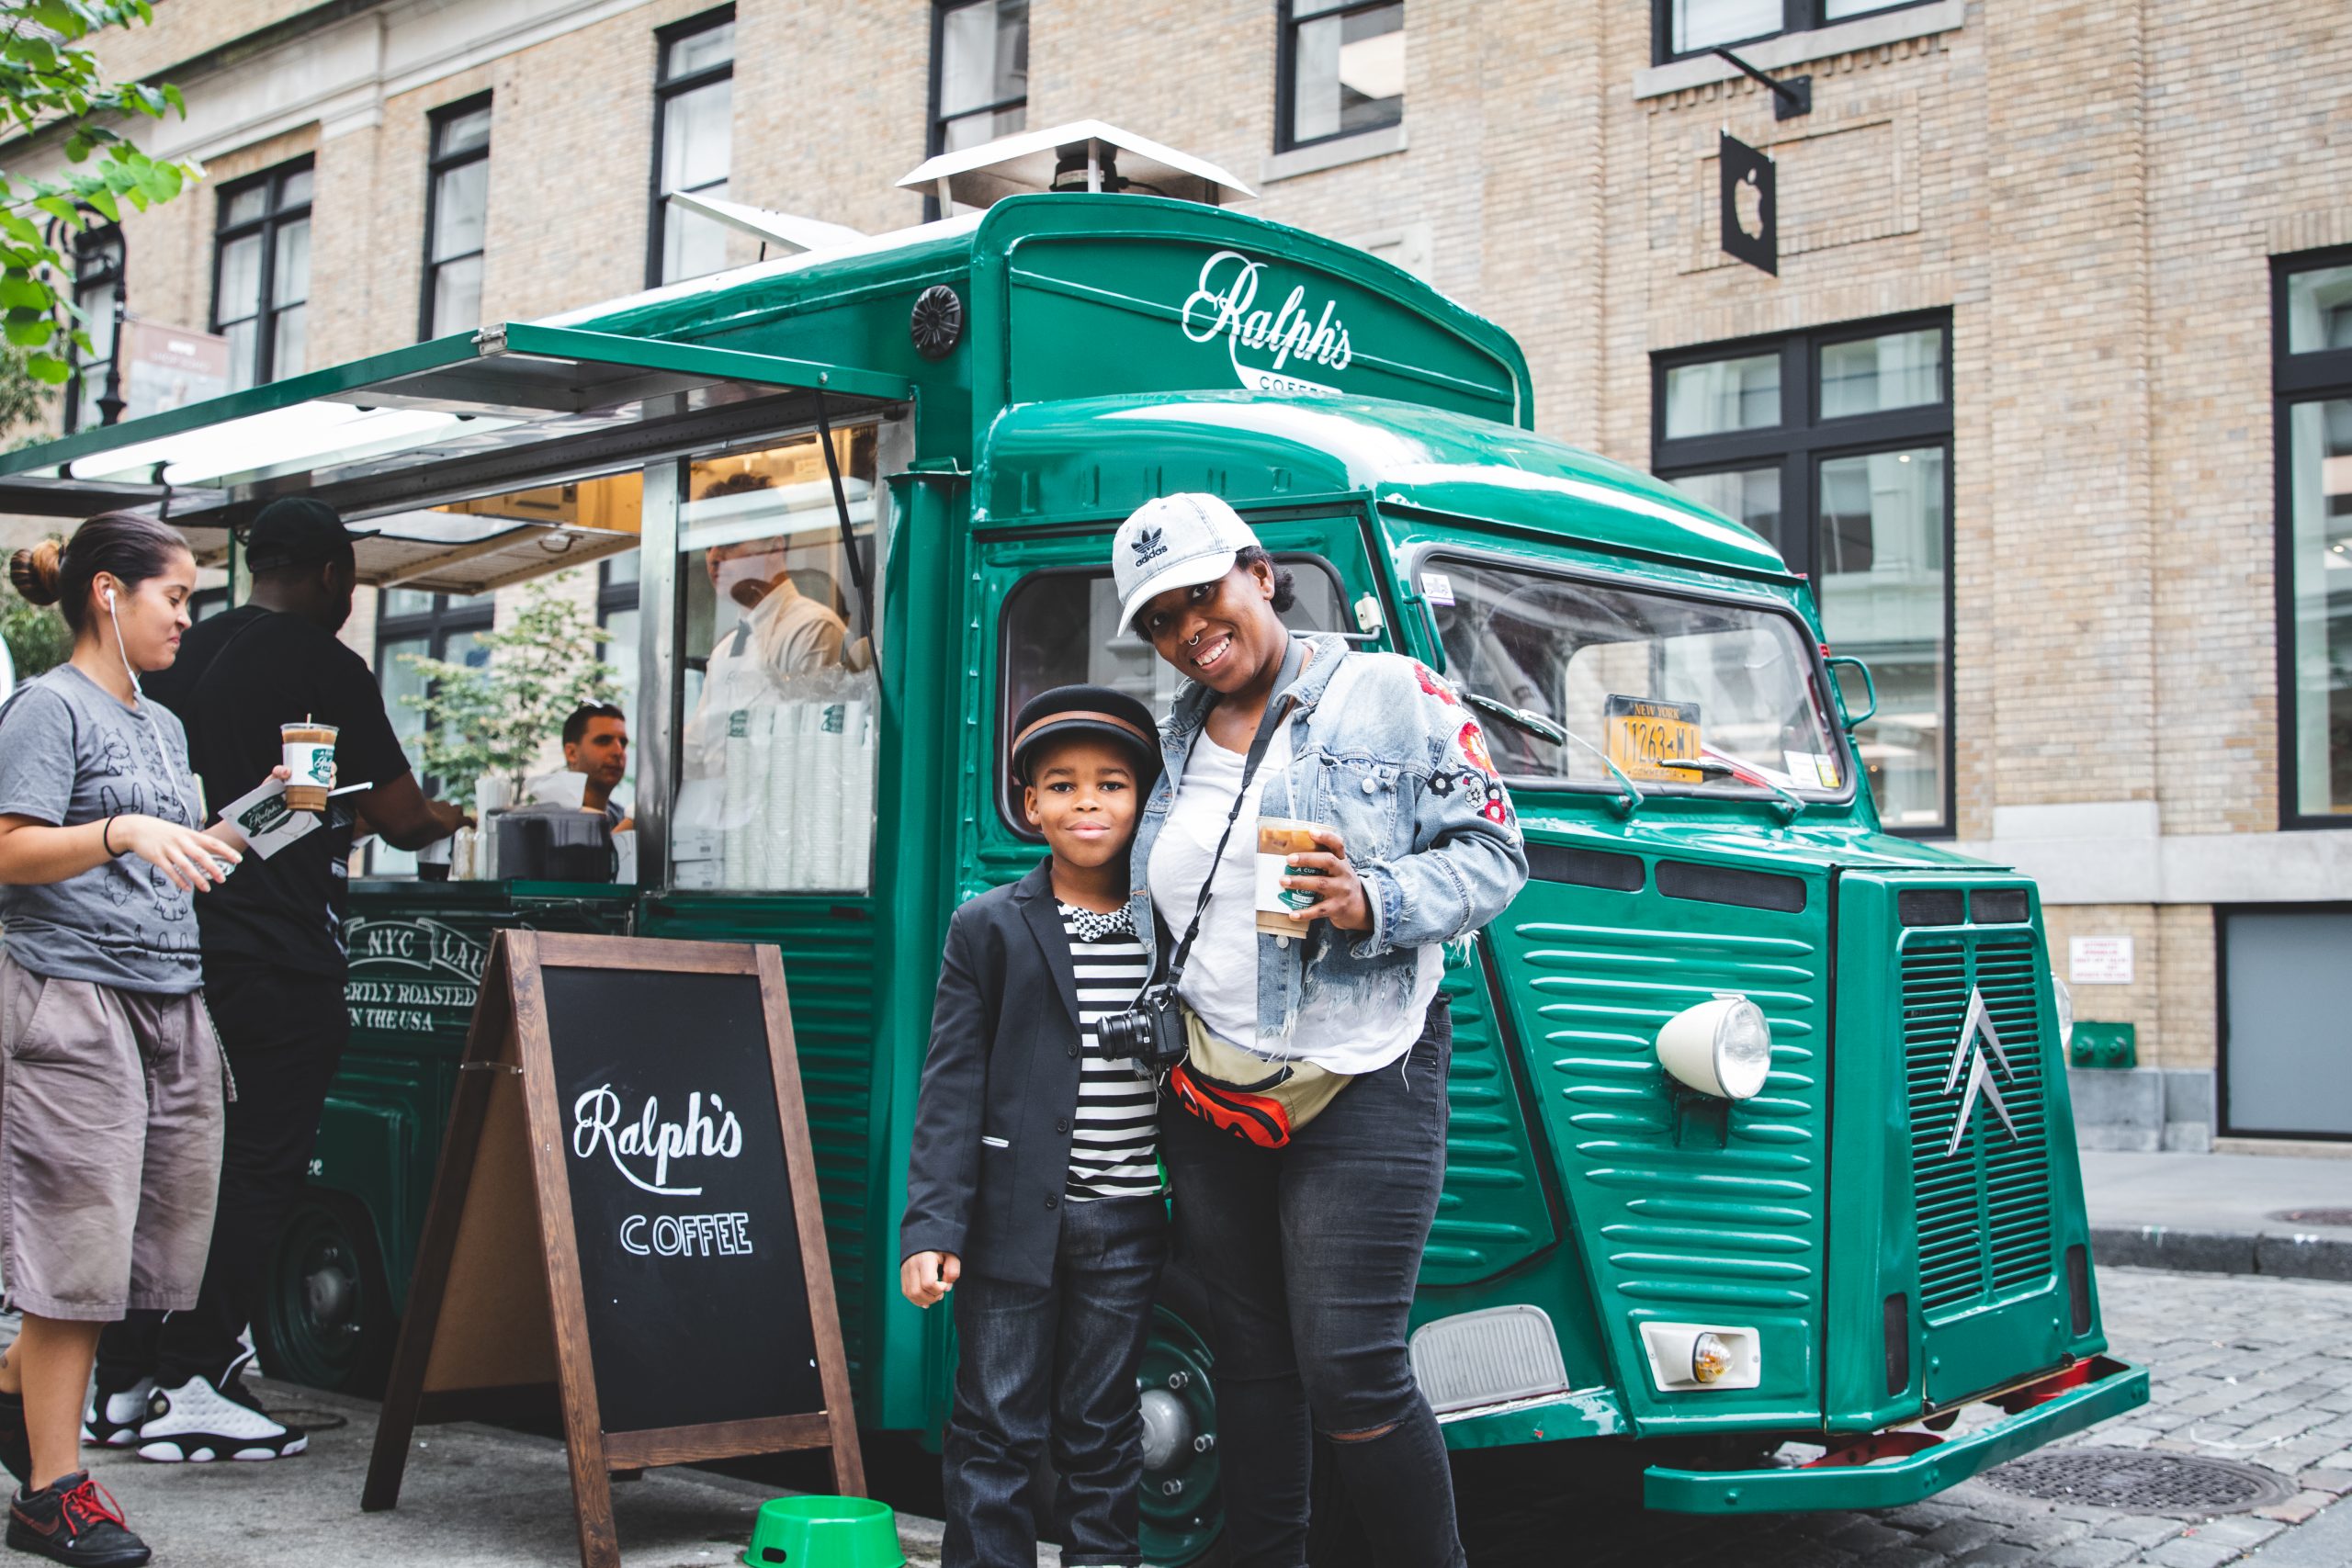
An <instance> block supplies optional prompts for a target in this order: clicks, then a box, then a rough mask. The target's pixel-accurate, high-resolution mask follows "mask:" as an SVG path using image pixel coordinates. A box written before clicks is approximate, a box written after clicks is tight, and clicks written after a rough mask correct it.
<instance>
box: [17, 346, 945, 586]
mask: <svg viewBox="0 0 2352 1568" xmlns="http://www.w3.org/2000/svg"><path fill="white" fill-rule="evenodd" d="M912 396H913V392H912V389H911V388H910V385H909V383H908V382H907V381H906V380H905V379H904V378H900V377H892V376H887V375H883V374H880V373H877V372H875V371H870V370H863V369H858V368H855V367H846V366H837V365H823V364H819V363H816V362H814V361H811V360H804V359H789V358H785V357H781V356H778V355H763V354H747V353H743V352H741V351H739V350H734V349H723V348H711V347H707V346H705V345H702V344H680V343H671V342H667V341H662V340H657V339H650V338H630V337H621V336H618V335H616V334H614V333H596V332H583V331H581V330H579V329H577V328H571V327H549V326H539V325H535V324H533V323H529V322H519V321H518V322H510V323H507V324H504V325H502V326H493V327H485V328H483V329H482V330H481V331H480V332H475V333H456V334H453V335H451V336H448V337H443V338H435V339H434V340H432V341H431V342H429V343H421V344H415V345H413V346H412V347H409V348H402V349H395V350H393V351H392V352H390V353H389V354H380V355H374V356H372V357H369V358H367V359H359V360H354V361H352V362H351V363H349V364H347V365H340V366H336V367H333V368H331V369H326V370H316V371H311V372H310V373H308V374H306V375H301V376H296V377H291V378H288V379H286V380H283V381H275V382H272V383H270V384H269V385H268V386H266V387H255V388H253V389H249V390H246V391H243V392H236V393H232V394H231V395H230V396H228V397H225V398H215V399H212V400H209V401H207V402H202V403H195V404H191V405H189V406H188V407H187V408H181V409H173V410H170V411H168V412H163V413H156V414H150V415H148V416H147V417H145V418H143V419H138V420H132V421H130V422H128V423H122V424H116V425H107V426H103V427H101V428H98V429H96V430H89V431H84V432H82V433H80V434H74V435H69V436H64V437H62V438H61V439H59V440H56V441H51V442H46V443H43V444H42V445H40V446H29V447H27V448H25V449H24V450H22V451H18V452H11V453H7V454H5V455H0V511H7V512H17V513H32V514H35V515H40V516H51V517H79V516H86V515H88V514H89V513H94V512H100V511H106V510H108V509H110V508H124V509H130V510H133V511H139V512H143V513H147V514H149V515H152V516H157V517H161V518H163V519H164V520H165V521H168V522H170V523H172V524H174V525H177V526H179V527H181V528H183V529H185V530H187V531H188V533H189V536H190V539H191V542H192V543H193V544H194V545H195V546H196V548H197V552H198V558H204V559H212V558H220V557H224V556H225V555H226V554H227V548H228V541H229V534H230V530H232V529H233V528H237V527H240V526H242V525H243V524H244V523H245V522H247V521H248V520H250V519H251V517H252V516H253V514H254V513H255V512H257V511H259V510H260V509H261V508H262V507H263V506H264V505H266V503H267V502H270V501H273V500H275V499H277V497H279V496H281V495H292V494H311V495H316V496H318V497H319V498H321V499H322V500H323V501H325V502H328V503H330V504H331V505H333V506H334V507H335V508H336V509H337V510H338V511H340V512H341V513H343V515H344V517H345V520H346V521H347V522H348V523H349V524H350V525H352V528H353V530H354V532H358V533H365V534H368V535H369V536H370V537H369V538H368V540H367V541H366V542H365V543H363V544H362V545H361V546H360V547H359V567H360V576H361V579H362V581H370V582H403V583H409V584H412V585H413V586H416V587H419V588H428V589H431V590H434V591H437V592H451V593H469V592H481V591H483V590H485V589H488V588H493V587H498V586H501V585H502V584H503V583H505V582H511V581H521V580H522V579H524V578H527V577H532V576H536V575H537V574H538V573H539V572H541V571H548V570H557V569H558V568H560V567H564V566H571V565H576V564H579V563H580V562H582V561H587V560H594V559H596V558H598V557H599V556H604V555H609V554H613V553H615V552H616V551H619V550H625V549H628V548H629V547H632V546H633V545H634V543H635V541H636V536H635V535H634V534H622V533H616V532H614V531H612V530H608V529H597V528H585V527H581V526H578V525H571V524H562V523H543V522H530V521H523V520H518V519H515V518H508V517H496V516H486V515H476V514H465V513H436V512H433V511H430V510H428V509H429V508H431V507H434V506H437V505H443V504H447V503H448V502H460V501H472V500H479V499H481V498H483V497H487V496H493V495H498V494H502V493H503V492H506V491H515V490H518V489H524V488H527V487H530V486H534V485H544V484H548V483H553V482H555V481H557V480H560V479H584V478H590V477H593V476H595V475H599V474H609V473H616V472H619V471H622V470H624V469H628V468H636V467H639V466H640V465H642V464H644V463H646V462H648V461H650V460H652V459H654V458H656V457H662V456H664V455H667V454H671V453H676V452H684V451H686V450H688V449H691V448H696V447H702V446H712V445H725V444H731V443H735V442H738V441H741V440H745V439H750V438H753V437H756V436H759V435H761V434H766V433H770V432H775V431H783V430H788V429H793V428H796V427H802V426H806V425H807V424H809V423H810V422H811V421H812V420H814V419H815V418H816V417H818V415H819V413H820V412H822V413H823V415H824V416H825V417H826V418H828V419H831V420H835V421H845V420H848V419H850V418H853V417H854V416H856V415H858V414H861V413H865V412H872V411H875V410H877V409H882V408H888V407H890V406H892V405H896V404H899V403H904V402H906V401H908V400H910V399H911V397H912ZM371 519H375V520H379V521H378V522H377V523H376V525H375V526H374V527H372V528H371V527H370V526H369V520H371ZM208 535H209V536H208Z"/></svg>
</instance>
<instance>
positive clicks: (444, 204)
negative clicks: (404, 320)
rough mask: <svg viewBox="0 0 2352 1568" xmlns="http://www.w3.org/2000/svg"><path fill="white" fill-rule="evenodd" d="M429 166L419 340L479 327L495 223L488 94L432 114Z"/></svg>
mask: <svg viewBox="0 0 2352 1568" xmlns="http://www.w3.org/2000/svg"><path fill="white" fill-rule="evenodd" d="M432 126H433V144H432V152H431V155H430V162H428V163H427V164H425V176H424V177H425V186H424V322H423V324H422V325H421V326H420V327H419V329H418V331H419V333H420V334H421V335H422V336H424V337H428V338H432V337H439V336H440V335H441V334H442V333H461V332H467V331H469V330H471V329H472V328H475V327H478V326H480V325H481V254H482V242H483V233H484V231H485V229H486V228H487V227H488V224H489V220H490V95H489V94H488V93H484V94H482V95H481V96H479V97H473V98H468V99H467V100H466V101H465V102H463V103H458V104H451V105H450V106H448V107H447V108H439V109H435V110H434V111H433V118H432Z"/></svg>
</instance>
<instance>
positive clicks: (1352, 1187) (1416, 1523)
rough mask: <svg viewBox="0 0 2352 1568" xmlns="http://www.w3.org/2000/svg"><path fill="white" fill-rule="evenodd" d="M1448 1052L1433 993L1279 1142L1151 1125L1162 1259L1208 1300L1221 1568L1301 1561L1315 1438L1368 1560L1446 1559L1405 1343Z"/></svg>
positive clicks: (1450, 1522) (1446, 1011) (1441, 1449)
mask: <svg viewBox="0 0 2352 1568" xmlns="http://www.w3.org/2000/svg"><path fill="white" fill-rule="evenodd" d="M1452 1061H1453V1013H1452V1011H1451V1010H1450V1008H1449V1007H1448V1005H1447V1003H1446V1000H1445V998H1444V997H1443V995H1442V994H1441V995H1440V997H1439V998H1438V1000H1437V1001H1436V1003H1435V1004H1433V1005H1432V1006H1431V1008H1430V1016H1429V1021H1428V1023H1427V1024H1426V1025H1425V1026H1424V1027H1423V1029H1422V1031H1421V1036H1420V1038H1419V1040H1416V1041H1415V1042H1414V1043H1413V1047H1412V1049H1411V1050H1410V1051H1408V1053H1406V1055H1405V1059H1404V1060H1403V1061H1402V1062H1399V1063H1396V1064H1393V1065H1391V1066H1386V1067H1384V1068H1382V1069H1381V1070H1380V1071H1378V1072H1375V1073H1365V1074H1363V1075H1362V1076H1360V1077H1357V1078H1356V1080H1355V1081H1354V1082H1352V1083H1351V1084H1349V1085H1348V1087H1347V1088H1346V1089H1341V1090H1340V1093H1339V1096H1338V1097H1337V1098H1336V1099H1334V1100H1332V1101H1331V1103H1330V1105H1329V1107H1327V1108H1326V1109H1325V1110H1324V1111H1323V1113H1322V1114H1321V1115H1319V1116H1317V1118H1316V1119H1315V1120H1314V1121H1312V1122H1308V1123H1307V1124H1306V1126H1305V1127H1304V1128H1302V1129H1301V1130H1300V1131H1299V1132H1298V1133H1297V1134H1296V1135H1295V1136H1294V1137H1293V1138H1292V1140H1291V1142H1290V1145H1289V1146H1288V1147H1287V1148H1282V1149H1260V1148H1255V1147H1252V1146H1250V1145H1247V1144H1244V1143H1241V1142H1240V1141H1238V1139H1235V1138H1233V1137H1232V1136H1230V1135H1229V1134H1224V1133H1220V1132H1217V1131H1216V1130H1215V1129H1213V1128H1211V1127H1210V1126H1208V1124H1207V1123H1205V1122H1202V1121H1200V1120H1199V1119H1197V1118H1195V1117H1193V1116H1191V1115H1189V1114H1187V1113H1185V1112H1184V1111H1181V1110H1172V1109H1171V1110H1170V1111H1167V1112H1166V1113H1164V1114H1163V1115H1162V1116H1161V1117H1160V1119H1159V1125H1160V1134H1159V1136H1160V1153H1161V1156H1162V1157H1164V1158H1165V1159H1166V1160H1167V1162H1168V1171H1169V1176H1170V1179H1171V1181H1172V1182H1173V1184H1174V1188H1175V1194H1176V1244H1177V1248H1178V1254H1179V1256H1180V1257H1181V1258H1182V1259H1183V1262H1184V1264H1185V1266H1186V1267H1187V1268H1188V1269H1192V1270H1193V1271H1194V1272H1195V1273H1196V1274H1197V1275H1198V1276H1199V1277H1200V1280H1201V1282H1202V1284H1203V1285H1204V1287H1205V1290H1206V1293H1207V1297H1208V1308H1209V1316H1210V1322H1209V1324H1208V1337H1209V1343H1210V1348H1211V1349H1213V1350H1214V1351H1215V1352H1216V1412H1217V1450H1218V1452H1217V1457H1218V1461H1219V1463H1218V1467H1217V1468H1218V1473H1219V1474H1220V1475H1221V1476H1222V1478H1223V1480H1224V1486H1225V1521H1226V1539H1227V1544H1228V1547H1229V1549H1230V1551H1231V1552H1232V1563H1233V1568H1300V1565H1301V1564H1303V1563H1304V1562H1306V1515H1307V1480H1308V1467H1309V1465H1310V1463H1311V1461H1312V1457H1313V1452H1314V1439H1313V1436H1312V1433H1313V1432H1315V1431H1320V1432H1322V1433H1323V1434H1325V1435H1326V1436H1327V1437H1329V1438H1330V1439H1331V1442H1330V1444H1329V1448H1328V1449H1327V1450H1326V1451H1327V1452H1329V1453H1330V1454H1331V1455H1333V1456H1334V1460H1335V1463H1336V1467H1337V1469H1338V1471H1339V1480H1340V1485H1341V1487H1342V1488H1343V1489H1344V1491H1345V1493H1346V1495H1347V1497H1348V1500H1349V1501H1350V1502H1351V1504H1352V1505H1353V1506H1354V1507H1355V1509H1356V1512H1357V1515H1358V1517H1360V1518H1361V1520H1362V1522H1363V1533H1364V1535H1365V1536H1366V1538H1368V1540H1370V1542H1371V1548H1372V1552H1373V1561H1374V1562H1375V1563H1377V1564H1379V1565H1380V1568H1456V1565H1457V1564H1459V1563H1460V1562H1462V1561H1463V1557H1462V1543H1461V1540H1460V1537H1459V1535H1458V1534H1457V1532H1456V1529H1455V1526H1454V1515H1453V1477H1452V1472H1450V1471H1449V1470H1448V1469H1447V1467H1446V1458H1445V1439H1444V1438H1443V1437H1442V1436H1441V1435H1440V1433H1439V1431H1438V1426H1437V1417H1436V1416H1434V1415H1432V1414H1431V1413H1430V1406H1429V1401H1427V1400H1426V1399H1423V1398H1422V1397H1421V1391H1420V1386H1419V1383H1417V1382H1415V1381H1414V1379H1413V1368H1412V1363H1411V1361H1410V1360H1409V1359H1408V1358H1407V1356H1406V1350H1405V1319H1406V1314H1407V1313H1408V1311H1409V1310H1410V1309H1411V1307H1412V1304H1413V1287H1414V1282H1415V1281H1416V1280H1418V1279H1419V1276H1420V1271H1421V1248H1422V1247H1423V1246H1424V1245H1426V1244H1427V1242H1428V1241H1429V1235H1430V1221H1431V1220H1432V1219H1434V1218H1435V1217H1436V1214H1437V1199H1438V1190H1439V1189H1440V1187H1442V1185H1443V1183H1444V1180H1445V1126H1446V1100H1445V1075H1446V1069H1447V1067H1448V1066H1450V1065H1451V1063H1452ZM1310 1422H1311V1423H1312V1425H1311V1427H1310Z"/></svg>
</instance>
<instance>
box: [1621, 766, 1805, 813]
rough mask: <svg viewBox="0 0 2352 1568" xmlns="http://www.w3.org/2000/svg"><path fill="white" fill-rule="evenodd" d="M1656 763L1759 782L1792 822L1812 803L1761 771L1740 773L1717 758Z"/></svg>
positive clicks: (1749, 781) (1715, 775)
mask: <svg viewBox="0 0 2352 1568" xmlns="http://www.w3.org/2000/svg"><path fill="white" fill-rule="evenodd" d="M1657 765H1658V766H1659V767H1661V768H1688V769H1690V770H1691V772H1692V773H1704V774H1706V775H1707V776H1708V777H1709V778H1727V779H1737V780H1739V782H1740V783H1742V784H1762V785H1763V786H1764V787H1765V788H1766V789H1769V790H1770V791H1771V792H1772V793H1773V794H1774V795H1779V796H1780V797H1781V809H1783V810H1784V811H1786V812H1787V813H1788V818H1787V819H1788V820H1789V821H1792V822H1793V821H1795V820H1796V819H1797V818H1799V817H1801V816H1803V815H1804V808H1805V807H1807V806H1809V805H1810V804H1812V803H1811V802H1810V801H1808V800H1806V799H1805V798H1804V796H1803V795H1799V794H1797V793H1796V792H1795V791H1794V790H1789V789H1782V788H1781V786H1780V785H1779V784H1774V783H1773V782H1772V781H1771V780H1770V779H1768V778H1766V777H1765V776H1764V775H1763V774H1762V773H1742V772H1741V771H1740V770H1739V769H1737V768H1735V767H1733V766H1732V765H1731V764H1730V763H1729V762H1726V761H1722V760H1721V759H1719V758H1715V757H1662V758H1660V759H1659V760H1658V762H1657Z"/></svg>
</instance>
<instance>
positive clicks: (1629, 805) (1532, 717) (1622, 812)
mask: <svg viewBox="0 0 2352 1568" xmlns="http://www.w3.org/2000/svg"><path fill="white" fill-rule="evenodd" d="M1462 700H1463V701H1464V702H1465V703H1468V704H1469V705H1471V706H1472V707H1474V708H1476V709H1477V710H1478V711H1479V712H1481V713H1489V714H1492V715H1494V716H1496V717H1497V718H1499V719H1502V720H1504V721H1505V722H1506V723H1510V724H1515V725H1517V726H1519V728H1521V729H1524V730H1525V731H1527V733H1529V734H1530V735H1532V736H1534V737H1535V738H1536V739H1538V740H1548V741H1550V742H1551V743H1552V744H1553V745H1555V746H1565V745H1566V744H1568V743H1569V742H1570V741H1574V742H1575V743H1576V744H1577V745H1578V746H1581V747H1583V748H1584V749H1585V750H1588V751H1589V752H1591V753H1592V754H1593V755H1594V756H1596V757H1598V758H1600V765H1601V766H1602V767H1604V768H1607V769H1608V770H1609V771H1610V773H1612V774H1614V775H1616V779H1617V783H1618V785H1619V786H1620V787H1621V788H1622V789H1623V791H1624V793H1623V795H1618V796H1616V797H1615V798H1614V799H1613V800H1612V801H1611V805H1613V806H1614V807H1616V808H1617V814H1618V815H1619V816H1620V817H1631V816H1632V815H1633V814H1634V812H1636V811H1638V810H1640V809H1641V807H1642V802H1643V801H1645V800H1647V799H1648V798H1649V797H1648V796H1647V795H1644V794H1643V793H1642V792H1641V791H1640V790H1638V789H1635V788H1634V781H1633V780H1632V779H1629V778H1627V777H1626V776H1625V770H1624V769H1623V768H1621V767H1619V766H1618V765H1617V764H1616V763H1615V762H1613V761H1610V758H1609V753H1608V752H1606V751H1603V750H1601V749H1600V747H1598V746H1595V745H1594V744H1593V743H1592V742H1591V741H1589V740H1587V739H1585V738H1584V737H1583V736H1581V735H1578V734H1577V732H1576V731H1575V730H1573V729H1570V728H1568V727H1567V726H1566V725H1565V724H1561V723H1559V722H1558V721H1557V720H1555V719H1550V718H1546V717H1544V716H1543V715H1542V714H1540V713H1534V712H1532V711H1530V710H1529V709H1526V708H1520V707H1513V706H1511V705H1510V704H1509V703H1507V702H1504V701H1503V700H1502V699H1501V698H1499V697H1490V696H1487V695H1486V694H1484V693H1481V692H1464V693H1463V694H1462Z"/></svg>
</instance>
